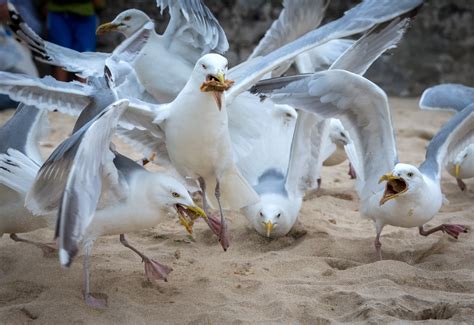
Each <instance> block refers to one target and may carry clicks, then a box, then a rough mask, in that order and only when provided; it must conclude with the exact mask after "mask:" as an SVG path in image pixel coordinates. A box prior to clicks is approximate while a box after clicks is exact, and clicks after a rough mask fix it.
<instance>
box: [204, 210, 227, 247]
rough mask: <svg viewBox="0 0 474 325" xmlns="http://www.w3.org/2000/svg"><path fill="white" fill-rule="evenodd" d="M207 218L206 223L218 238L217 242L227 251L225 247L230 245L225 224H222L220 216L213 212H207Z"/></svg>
mask: <svg viewBox="0 0 474 325" xmlns="http://www.w3.org/2000/svg"><path fill="white" fill-rule="evenodd" d="M207 219H208V221H207V225H208V226H209V228H210V229H211V231H212V232H213V233H214V235H216V236H217V239H218V240H219V243H220V244H221V246H222V248H223V249H224V251H227V248H229V245H230V242H229V236H228V234H227V224H226V223H224V225H222V224H221V220H220V218H219V217H218V216H217V215H215V214H209V215H208V216H207Z"/></svg>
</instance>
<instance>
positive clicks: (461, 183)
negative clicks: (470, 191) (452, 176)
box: [456, 178, 466, 192]
mask: <svg viewBox="0 0 474 325" xmlns="http://www.w3.org/2000/svg"><path fill="white" fill-rule="evenodd" d="M456 182H457V183H458V186H459V188H460V189H461V191H463V192H464V191H465V190H466V183H464V182H463V181H462V179H460V178H456Z"/></svg>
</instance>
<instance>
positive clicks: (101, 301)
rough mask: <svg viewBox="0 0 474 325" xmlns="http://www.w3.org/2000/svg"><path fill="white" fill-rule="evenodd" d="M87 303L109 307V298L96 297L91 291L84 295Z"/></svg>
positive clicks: (92, 305)
mask: <svg viewBox="0 0 474 325" xmlns="http://www.w3.org/2000/svg"><path fill="white" fill-rule="evenodd" d="M84 300H85V302H86V304H87V305H88V306H90V307H93V308H105V307H107V300H105V299H99V298H94V297H93V296H92V295H91V294H90V293H88V294H85V295H84Z"/></svg>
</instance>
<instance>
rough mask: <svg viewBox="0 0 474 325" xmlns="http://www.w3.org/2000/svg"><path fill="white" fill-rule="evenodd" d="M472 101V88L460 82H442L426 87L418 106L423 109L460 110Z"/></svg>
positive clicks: (473, 94) (473, 100)
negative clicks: (441, 83)
mask: <svg viewBox="0 0 474 325" xmlns="http://www.w3.org/2000/svg"><path fill="white" fill-rule="evenodd" d="M472 103H474V88H473V87H467V86H464V85H461V84H443V85H437V86H434V87H431V88H428V89H426V90H425V91H424V92H423V95H421V99H420V108H421V109H425V110H439V109H441V110H451V111H455V112H459V111H461V110H462V109H463V108H464V107H466V106H467V105H469V104H472Z"/></svg>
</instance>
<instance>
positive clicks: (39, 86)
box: [0, 71, 92, 116]
mask: <svg viewBox="0 0 474 325" xmlns="http://www.w3.org/2000/svg"><path fill="white" fill-rule="evenodd" d="M91 92H92V88H91V87H90V86H88V85H84V84H81V83H79V82H61V81H57V80H56V79H54V78H52V77H49V76H47V77H44V78H36V77H31V76H27V75H22V74H14V73H9V72H3V71H0V93H2V94H6V95H8V96H10V98H11V99H13V100H16V101H19V102H22V103H25V104H27V105H34V106H36V107H37V108H40V109H46V110H54V109H57V110H58V111H60V112H64V113H67V114H69V115H73V116H77V115H79V114H80V112H81V111H82V110H83V109H84V107H86V106H87V105H88V104H89V102H90V99H89V95H90V93H91Z"/></svg>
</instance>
